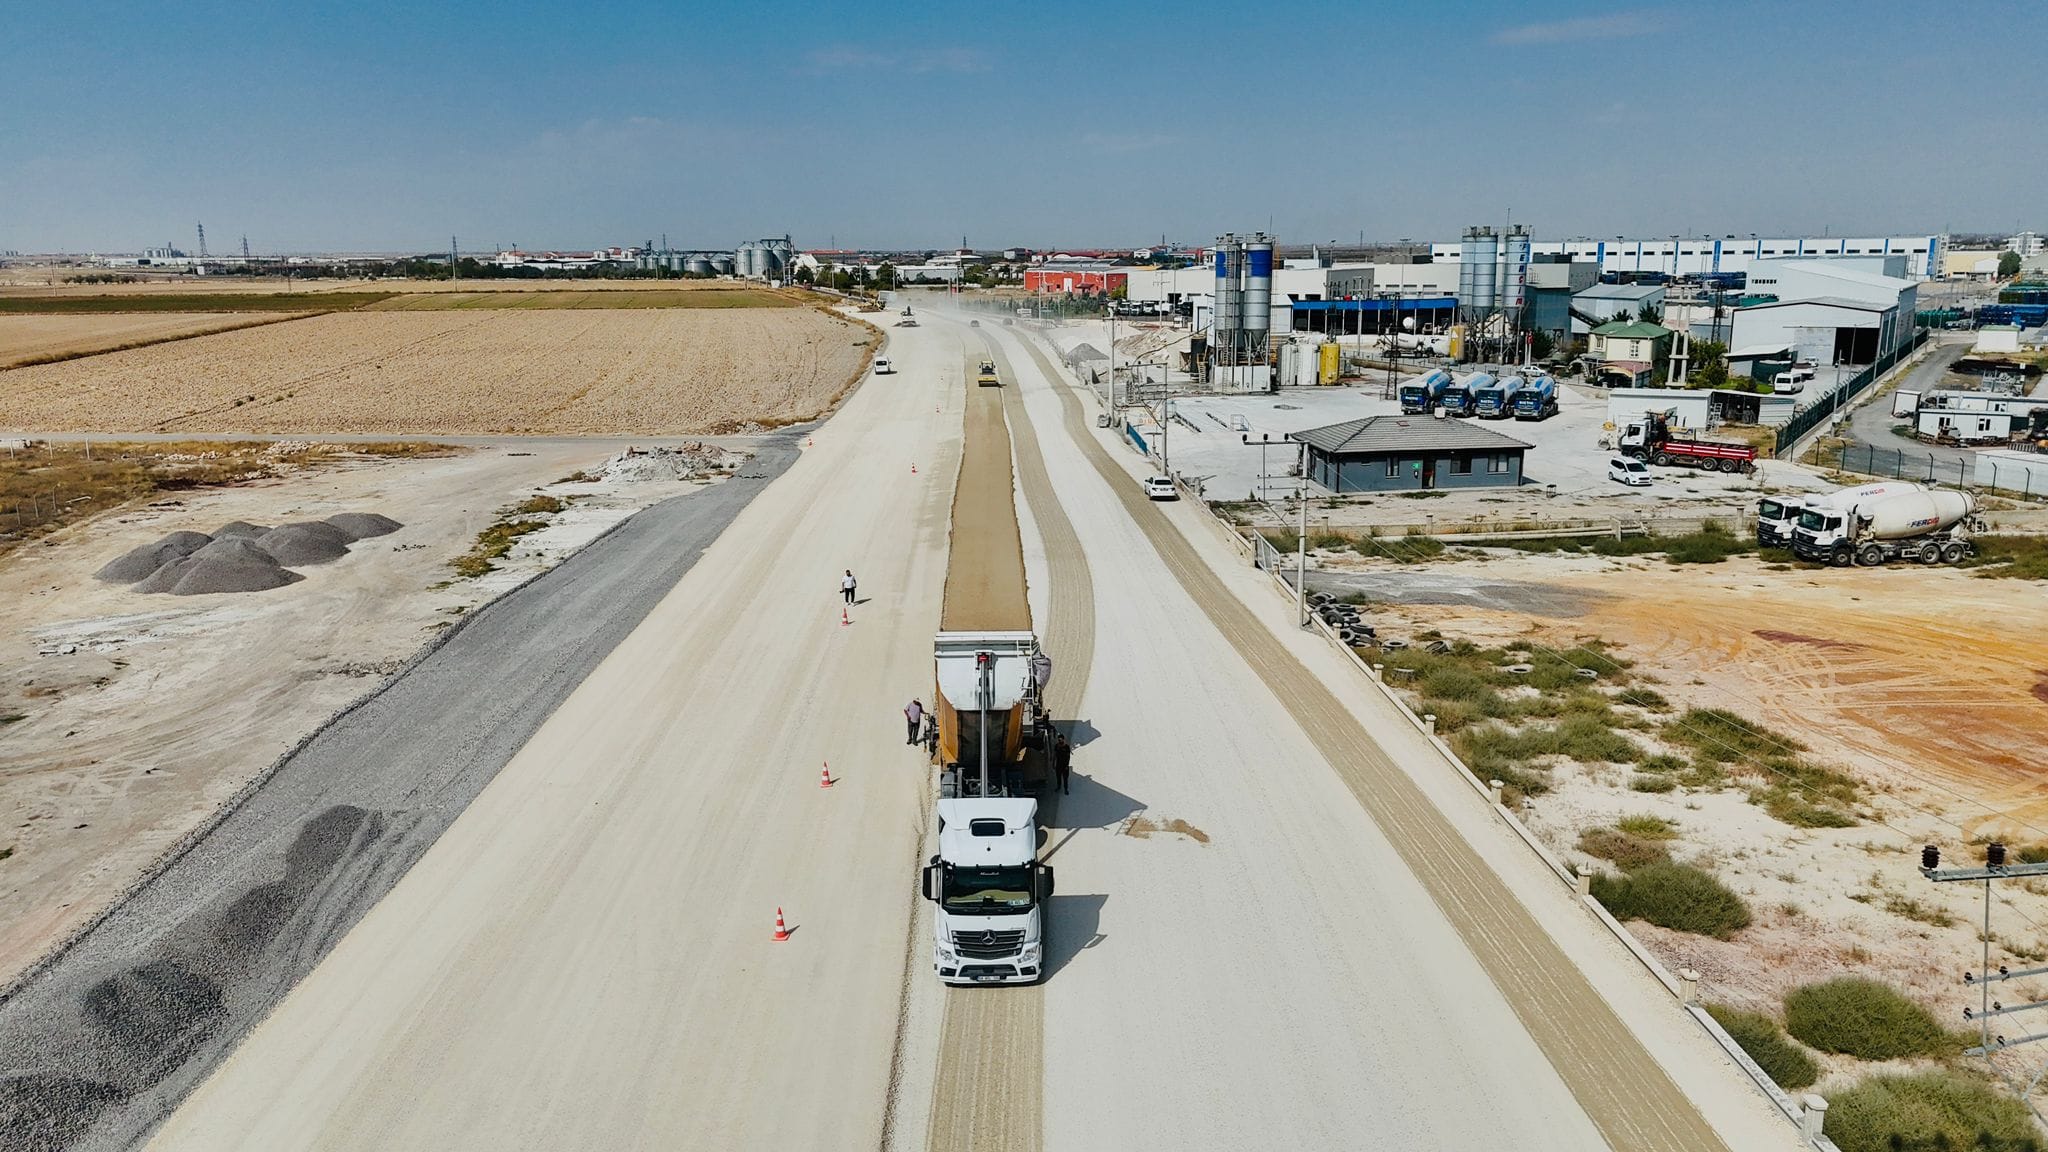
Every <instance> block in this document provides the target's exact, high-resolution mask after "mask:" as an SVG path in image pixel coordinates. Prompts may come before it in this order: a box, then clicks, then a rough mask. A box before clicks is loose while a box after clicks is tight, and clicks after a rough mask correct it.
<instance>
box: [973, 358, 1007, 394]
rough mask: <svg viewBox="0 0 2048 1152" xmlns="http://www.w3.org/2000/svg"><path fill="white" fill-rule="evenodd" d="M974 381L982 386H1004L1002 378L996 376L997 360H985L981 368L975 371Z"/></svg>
mask: <svg viewBox="0 0 2048 1152" xmlns="http://www.w3.org/2000/svg"><path fill="white" fill-rule="evenodd" d="M974 382H975V384H976V385H978V386H980V387H996V388H1000V387H1002V386H1003V382H1002V380H1001V379H1000V378H999V377H997V376H996V362H995V361H993V360H983V361H982V362H981V368H980V370H979V371H977V372H976V373H975V376H974Z"/></svg>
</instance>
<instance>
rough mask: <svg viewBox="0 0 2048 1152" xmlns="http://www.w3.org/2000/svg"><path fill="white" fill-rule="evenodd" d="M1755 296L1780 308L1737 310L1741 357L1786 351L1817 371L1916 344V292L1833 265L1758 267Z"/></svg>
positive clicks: (1897, 281)
mask: <svg viewBox="0 0 2048 1152" xmlns="http://www.w3.org/2000/svg"><path fill="white" fill-rule="evenodd" d="M1749 286H1750V289H1751V290H1752V291H1757V292H1766V293H1775V294H1776V295H1777V297H1778V299H1777V300H1775V301H1772V302H1768V303H1761V304H1753V305H1750V306H1748V307H1745V308H1738V309H1736V310H1735V321H1734V329H1733V332H1734V335H1733V338H1732V340H1731V341H1730V343H1731V345H1732V346H1733V347H1735V348H1737V349H1761V348H1785V349H1789V350H1790V351H1791V353H1792V355H1793V358H1794V359H1798V360H1811V361H1813V362H1814V363H1816V364H1870V363H1874V362H1875V361H1877V360H1878V359H1879V358H1881V357H1883V356H1886V355H1888V354H1890V353H1892V352H1894V351H1896V350H1897V349H1898V348H1899V346H1900V345H1902V344H1904V343H1905V342H1906V341H1908V340H1910V339H1912V337H1913V313H1914V307H1915V304H1916V301H1917V289H1916V288H1915V287H1914V284H1913V282H1912V281H1910V280H1906V279H1903V278H1900V277H1894V276H1880V275H1877V274H1875V273H1872V272H1869V271H1866V270H1864V269H1863V268H1860V267H1857V266H1855V265H1853V264H1849V263H1845V262H1842V261H1835V260H1766V261H1759V262H1758V263H1757V264H1756V265H1755V266H1754V267H1752V268H1751V270H1750V273H1749Z"/></svg>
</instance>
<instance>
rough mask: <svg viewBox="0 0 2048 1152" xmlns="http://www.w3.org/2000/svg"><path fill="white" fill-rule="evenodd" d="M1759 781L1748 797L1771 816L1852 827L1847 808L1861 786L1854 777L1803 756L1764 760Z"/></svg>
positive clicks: (1815, 824)
mask: <svg viewBox="0 0 2048 1152" xmlns="http://www.w3.org/2000/svg"><path fill="white" fill-rule="evenodd" d="M1761 779H1762V784H1761V785H1760V786H1759V787H1757V788H1754V789H1752V790H1751V791H1750V795H1749V799H1750V802H1751V803H1752V804H1757V805H1759V806H1761V807H1762V808H1763V810H1764V811H1766V812H1769V813H1770V814H1771V815H1772V816H1773V817H1775V818H1777V819H1779V820H1782V821H1784V822H1785V823H1787V824H1790V825H1792V826H1794V827H1796V828H1853V827H1855V825H1856V818H1855V817H1854V816H1852V815H1850V814H1849V812H1848V811H1847V809H1848V808H1849V807H1850V806H1852V805H1854V804H1855V803H1856V800H1857V798H1858V797H1859V796H1860V795H1861V792H1862V790H1861V789H1860V788H1859V787H1858V786H1857V784H1856V781H1855V779H1854V778H1853V777H1850V776H1846V775H1844V774H1842V773H1840V772H1837V771H1835V770H1834V769H1832V768H1826V767H1822V766H1821V765H1819V764H1814V763H1811V762H1809V761H1806V760H1799V759H1769V760H1766V761H1764V771H1763V773H1762V776H1761Z"/></svg>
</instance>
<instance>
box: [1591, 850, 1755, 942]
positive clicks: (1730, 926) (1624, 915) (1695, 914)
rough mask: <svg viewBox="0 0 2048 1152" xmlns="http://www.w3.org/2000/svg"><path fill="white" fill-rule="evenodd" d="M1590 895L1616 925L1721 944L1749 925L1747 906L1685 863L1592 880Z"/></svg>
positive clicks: (1722, 886)
mask: <svg viewBox="0 0 2048 1152" xmlns="http://www.w3.org/2000/svg"><path fill="white" fill-rule="evenodd" d="M1593 896H1594V898H1596V899H1598V900H1599V901H1600V903H1601V904H1602V905H1604V906H1605V907H1606V909H1607V910H1608V911H1609V912H1610V913H1613V915H1614V916H1615V918H1616V919H1620V920H1647V921H1649V922H1650V923H1652V924H1655V925H1657V926H1658V927H1660V928H1670V929H1672V930H1673V931H1677V932H1691V933H1693V934H1694V935H1697V936H1711V937H1713V938H1715V939H1717V940H1726V939H1727V938H1729V937H1730V936H1733V935H1734V934H1735V933H1736V932H1738V931H1740V930H1742V929H1744V928H1747V927H1748V926H1749V920H1750V916H1749V905H1747V904H1745V903H1743V900H1742V897H1740V896H1737V895H1736V894H1735V893H1734V892H1733V891H1731V890H1730V889H1729V888H1728V886H1727V885H1725V884H1723V883H1721V882H1720V881H1719V880H1717V879H1715V878H1714V876H1713V874H1712V873H1710V872H1706V871H1704V870H1702V869H1699V868H1695V867H1693V866H1692V865H1690V864H1672V863H1659V864H1646V865H1644V866H1642V867H1640V868H1637V869H1635V870H1634V871H1632V872H1630V873H1628V874H1627V875H1624V876H1595V877H1593Z"/></svg>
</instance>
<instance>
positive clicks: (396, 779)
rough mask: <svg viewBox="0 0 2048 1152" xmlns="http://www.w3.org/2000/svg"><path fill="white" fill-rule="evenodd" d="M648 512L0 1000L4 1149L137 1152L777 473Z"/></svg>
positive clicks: (388, 693) (520, 593) (468, 628)
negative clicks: (133, 1151)
mask: <svg viewBox="0 0 2048 1152" xmlns="http://www.w3.org/2000/svg"><path fill="white" fill-rule="evenodd" d="M796 453H797V448H796V443H795V440H794V437H793V435H785V436H783V437H780V438H777V439H774V440H770V441H769V442H767V443H766V444H764V445H763V447H762V448H761V450H760V452H759V453H758V455H757V456H756V458H755V459H754V460H753V461H752V462H751V463H750V464H749V466H748V467H746V468H745V469H744V470H743V473H742V475H741V476H740V477H738V478H735V479H733V480H729V481H727V482H726V483H724V484H720V485H717V486H714V487H712V488H708V489H705V490H704V491H702V492H699V493H693V494H691V495H688V496H684V497H679V498H677V499H674V500H671V501H669V502H667V503H664V504H661V505H657V506H656V507H654V508H652V509H649V510H648V511H646V512H644V513H642V514H641V515H639V516H636V517H634V518H632V519H630V520H628V521H626V522H625V523H624V524H622V525H621V526H620V527H619V528H618V529H616V530H615V531H613V532H612V533H611V534H609V535H607V536H605V537H604V538H602V539H601V540H599V541H598V542H596V543H595V544H593V545H592V546H590V547H589V548H588V549H586V550H585V551H583V552H581V553H579V554H577V555H576V556H574V557H572V558H571V559H570V560H569V561H567V562H566V563H564V564H563V565H561V566H560V567H558V568H555V569H554V570H552V571H550V572H548V573H546V574H545V575H543V576H541V577H540V578H538V579H537V580H535V581H534V582H533V583H531V584H529V585H526V586H525V587H523V588H521V589H519V590H517V591H515V592H513V593H511V594H510V595H508V596H506V597H504V598H502V599H500V600H498V601H496V602H494V603H492V604H490V605H489V606H488V607H486V608H484V609H482V610H481V611H479V612H477V613H476V614H474V615H473V616H471V617H469V618H468V619H467V620H466V621H465V623H464V624H463V625H462V626H461V627H459V628H458V629H456V630H454V631H453V634H452V635H451V636H450V637H449V638H448V639H447V641H446V643H445V644H443V645H442V646H441V647H439V648H438V649H436V650H434V651H433V652H432V653H431V654H430V655H428V656H426V657H425V658H424V659H423V660H421V661H420V662H418V663H417V664H415V665H414V666H413V667H412V668H411V669H410V670H409V671H408V672H407V673H406V674H405V675H403V676H400V677H398V678H397V679H396V680H394V681H393V682H391V683H390V685H389V686H388V687H387V688H386V690H385V691H384V692H382V693H381V694H379V695H377V696H374V697H372V698H370V699H369V700H368V701H367V702H366V703H363V704H362V705H360V706H359V707H357V708H355V709H354V710H353V711H350V712H348V713H346V714H344V715H343V716H341V717H340V718H339V719H338V720H336V721H335V722H333V723H332V724H331V725H330V726H328V727H326V728H324V729H323V730H321V731H320V732H318V733H317V734H316V735H315V736H313V737H312V738H311V739H310V740H309V741H308V742H307V743H305V744H304V745H302V746H301V747H300V748H299V749H298V750H297V751H296V752H295V753H294V754H293V755H292V756H291V757H290V758H289V759H287V760H285V761H284V762H283V763H282V765H281V766H280V767H278V768H277V769H276V770H275V772H274V774H272V775H270V776H269V778H268V780H267V782H266V783H264V784H263V785H262V787H261V788H260V789H257V790H255V791H254V792H253V793H252V794H250V796H249V798H248V800H247V802H246V803H243V804H241V805H240V806H239V807H236V808H233V809H232V811H230V812H229V814H228V815H227V816H226V817H225V819H223V820H222V821H221V822H220V823H218V824H217V825H216V826H214V827H213V828H212V829H211V830H210V831H208V832H207V833H206V834H205V835H204V836H203V837H201V838H200V839H198V841H197V842H196V843H195V844H193V845H192V847H191V849H190V850H189V851H188V852H186V853H185V854H184V855H183V856H181V857H178V858H177V859H176V860H175V861H174V862H173V863H172V864H170V865H169V867H168V868H166V869H165V870H164V871H162V872H161V873H160V874H158V875H157V876H156V877H155V878H154V879H153V880H151V881H150V882H148V883H147V884H145V885H144V886H143V887H142V888H141V889H140V890H138V891H137V892H136V893H135V894H134V895H133V896H131V897H130V898H129V899H128V900H126V901H125V902H124V903H122V904H121V905H119V906H118V907H117V908H116V909H115V911H114V912H113V913H112V914H111V915H109V916H108V917H107V918H105V919H103V920H101V921H100V922H99V923H98V924H97V925H96V926H94V927H93V928H92V929H90V930H89V931H88V932H87V933H86V934H85V935H83V936H82V937H81V938H79V939H78V940H77V942H76V943H75V944H74V945H73V946H72V947H71V948H70V949H69V950H68V951H66V952H64V953H62V954H61V956H59V957H58V958H57V959H56V960H55V962H54V963H53V964H51V965H50V966H49V967H47V968H46V969H44V970H43V971H42V972H41V973H40V974H38V975H36V976H35V977H34V978H33V979H31V980H29V981H28V982H27V983H26V985H25V986H24V987H23V988H21V990H19V991H18V992H17V993H16V994H15V995H13V996H12V997H11V998H10V999H8V1000H7V1001H6V1002H5V1003H4V1004H0V1051H4V1052H6V1053H7V1054H8V1059H7V1071H8V1078H7V1079H6V1080H5V1081H4V1082H0V1093H4V1094H5V1095H4V1097H0V1120H4V1123H5V1127H0V1147H6V1148H30V1147H35V1148H42V1147H59V1146H66V1145H67V1143H68V1145H69V1146H71V1147H76V1148H85V1149H90V1148H125V1147H129V1146H131V1145H132V1144H134V1142H135V1141H136V1140H137V1139H138V1138H139V1137H140V1136H141V1135H142V1134H144V1133H146V1132H147V1131H148V1129H149V1128H150V1127H151V1126H153V1125H154V1124H155V1123H156V1122H157V1121H158V1120H159V1119H161V1117H162V1116H163V1115H164V1114H165V1113H166V1112H167V1111H168V1110H169V1108H170V1107H172V1106H174V1105H175V1104H176V1103H177V1101H178V1100H179V1099H180V1098H182V1097H183V1096H184V1095H185V1093H186V1092H188V1091H189V1090H190V1089H191V1088H192V1086H193V1085H194V1084H195V1083H197V1082H198V1081H199V1080H200V1079H201V1078H203V1077H204V1076H205V1075H206V1074H207V1073H208V1072H209V1071H210V1070H211V1069H212V1068H213V1066H214V1065H215V1064H216V1063H218V1062H219V1061H220V1060H221V1058H222V1057H223V1056H225V1055H226V1054H227V1053H228V1052H230V1051H232V1050H233V1049H234V1047H235V1045H236V1044H237V1043H238V1042H239V1041H240V1040H241V1039H242V1038H243V1036H244V1035H246V1034H247V1032H248V1030H249V1029H250V1028H251V1027H253V1026H254V1025H255V1024H256V1022H257V1021H259V1020H261V1019H262V1018H263V1017H264V1016H265V1015H266V1014H267V1013H268V1012H269V1011H270V1010H271V1008H272V1007H273V1006H274V1005H275V1004H276V1003H277V1001H278V1000H279V998H280V997H281V996H282V995H283V994H284V993H285V992H286V991H287V990H288V989H290V987H291V986H292V985H293V984H294V983H295V982H297V981H298V980H299V978H300V977H302V976H303V975H304V974H305V973H307V972H308V971H311V970H312V969H313V967H314V966H315V965H316V964H318V963H319V961H320V958H321V957H322V956H323V955H325V954H326V952H327V950H328V949H330V948H331V947H333V946H334V944H335V942H336V941H337V940H339V939H340V938H341V937H342V935H343V934H344V933H346V932H347V931H348V930H349V928H350V926H351V925H353V924H354V923H355V922H356V921H357V920H358V919H360V918H361V917H362V915H363V914H364V913H365V912H366V911H368V910H369V909H370V908H371V906H373V905H374V904H376V902H377V900H378V899H379V898H380V897H381V896H382V895H383V894H384V893H385V892H387V891H388V890H389V889H390V888H391V886H392V884H393V883H395V882H396V881H397V879H398V878H399V877H400V876H402V875H404V874H405V871H406V869H407V868H409V867H410V866H411V865H412V863H413V862H414V861H415V860H417V859H418V858H419V857H420V855H421V854H422V853H423V852H425V851H427V849H428V848H429V846H431V845H432V844H433V843H434V842H435V840H436V838H437V837H439V836H440V835H441V833H442V832H443V830H445V829H446V828H447V827H448V825H449V823H450V822H451V821H453V820H454V819H455V817H456V816H457V815H458V814H460V813H461V812H462V810H463V809H464V807H465V806H466V805H467V804H468V803H469V802H470V800H471V798H472V797H474V796H475V795H476V794H477V793H478V792H479V791H480V790H481V789H482V788H483V787H484V786H485V785H486V784H488V783H489V782H490V781H491V779H492V777H493V775H494V774H495V773H496V772H497V771H498V770H499V768H500V767H501V766H503V765H504V764H505V762H506V761H507V760H509V759H510V758H511V757H512V755H513V753H515V752H517V751H518V750H519V749H520V747H521V746H523V745H524V744H526V743H527V741H528V738H529V737H530V736H531V735H532V734H533V732H534V731H535V729H536V728H538V727H539V726H540V724H541V722H542V721H543V720H545V719H546V718H547V717H548V715H549V713H551V712H552V711H553V710H554V709H555V706H556V705H557V704H558V703H559V702H560V701H561V700H562V699H563V698H564V697H565V696H566V695H568V693H569V691H570V690H571V689H573V688H574V687H575V686H576V685H577V684H578V683H579V682H581V681H582V680H583V679H584V677H585V675H586V674H587V673H588V672H589V670H590V669H591V668H593V667H595V666H596V665H597V663H598V662H599V661H600V660H602V659H603V658H604V657H605V656H606V655H607V653H609V652H610V651H611V650H612V649H613V648H614V647H615V646H616V645H617V644H618V643H619V641H620V640H621V639H622V638H623V637H625V636H626V635H627V634H628V633H630V632H632V631H633V629H634V627H635V626H636V625H637V624H639V623H640V621H641V619H642V618H643V617H644V616H645V615H646V614H647V612H648V611H649V609H651V608H652V607H653V606H654V605H655V603H656V602H657V601H659V600H660V599H661V598H662V597H663V596H664V595H666V594H667V593H668V592H669V590H670V589H671V588H672V587H673V586H674V585H675V583H676V581H677V579H678V578H679V577H681V576H682V574H683V573H684V572H685V571H688V570H689V569H690V568H691V567H692V565H693V564H694V563H695V561H696V560H697V558H698V556H699V555H700V554H701V553H702V551H703V549H704V548H705V546H706V545H707V544H709V543H710V541H711V540H713V539H715V538H716V537H717V536H718V534H719V532H720V530H721V529H723V527H724V526H725V525H726V524H727V523H728V522H730V521H731V520H732V518H733V517H734V516H735V515H736V514H738V513H739V511H740V510H741V509H743V508H744V507H745V506H746V505H747V504H748V502H749V501H750V500H751V499H753V498H754V497H755V496H756V495H758V494H759V493H760V492H761V491H762V489H763V488H764V487H765V486H766V485H767V484H768V482H769V481H770V480H771V479H773V478H774V476H776V475H777V474H779V473H780V472H781V471H782V469H784V468H786V467H787V466H788V464H789V462H790V461H791V460H792V459H793V458H794V457H795V455H796Z"/></svg>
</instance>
